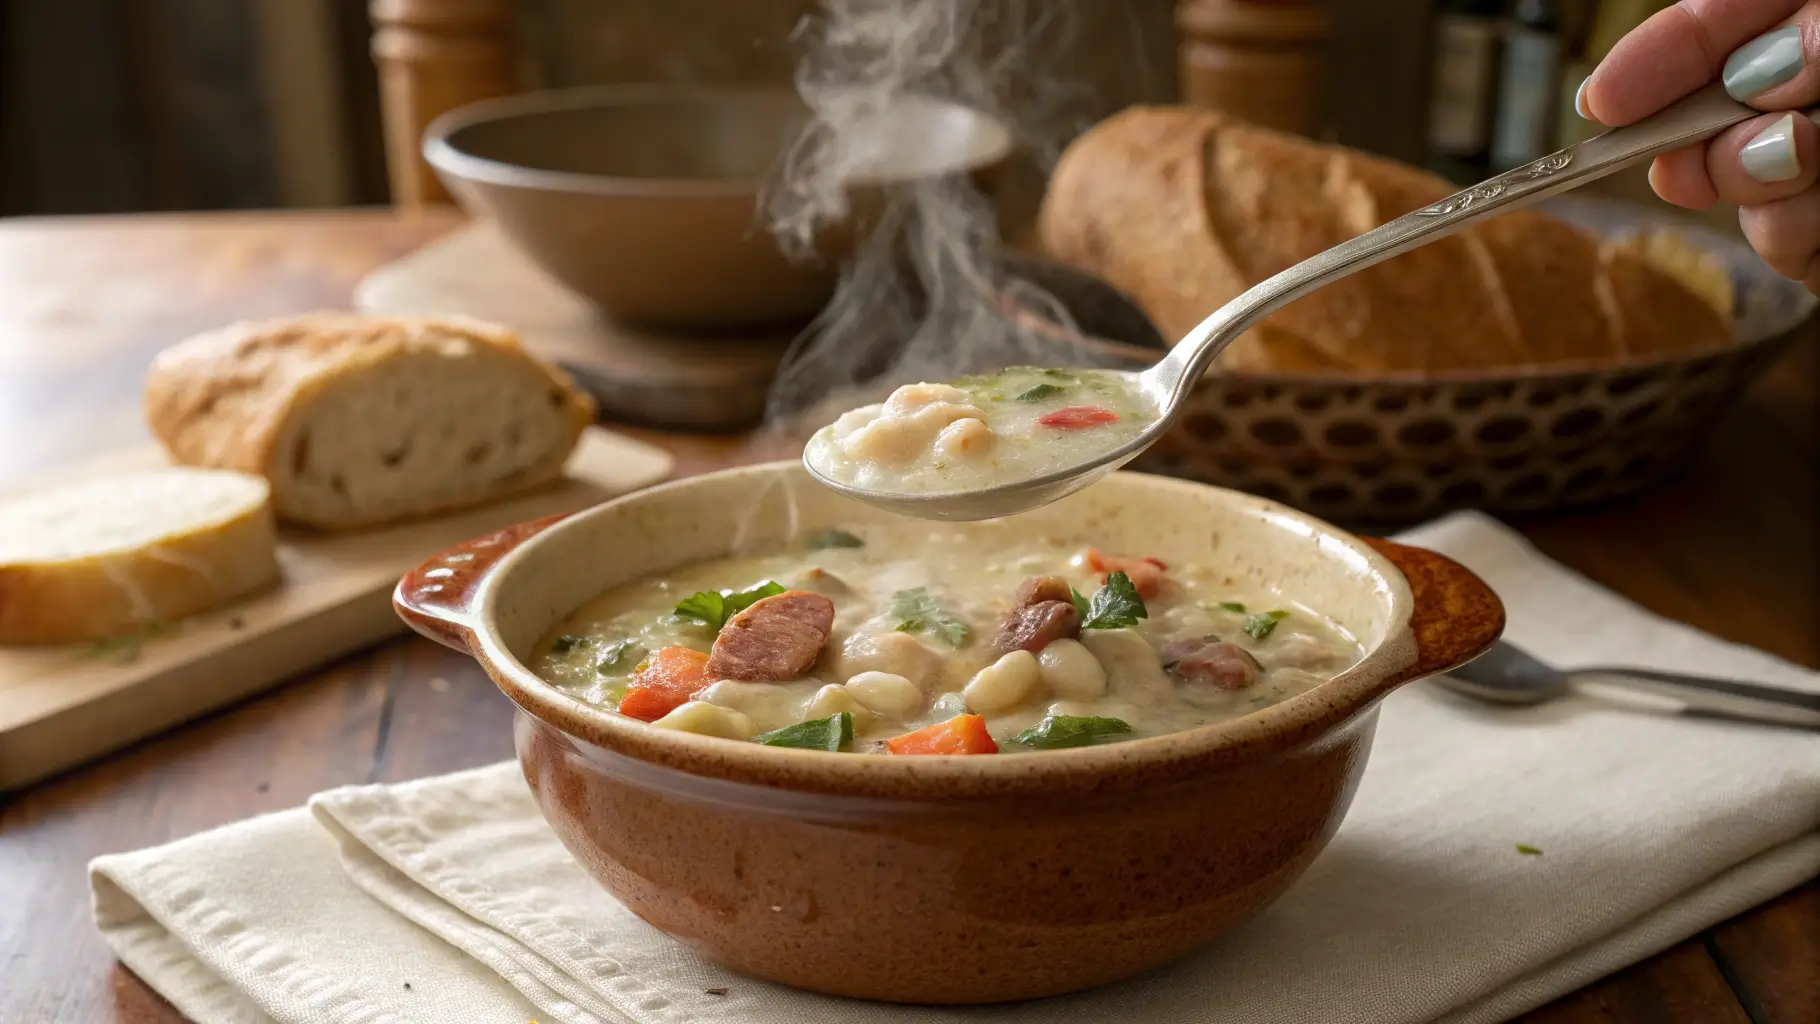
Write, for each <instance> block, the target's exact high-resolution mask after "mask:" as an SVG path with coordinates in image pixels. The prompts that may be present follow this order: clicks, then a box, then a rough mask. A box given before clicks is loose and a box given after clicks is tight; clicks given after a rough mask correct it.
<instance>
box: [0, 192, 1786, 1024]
mask: <svg viewBox="0 0 1820 1024" xmlns="http://www.w3.org/2000/svg"><path fill="white" fill-rule="evenodd" d="M456 223H457V221H456V219H455V217H454V216H453V215H452V214H439V213H432V214H420V215H394V214H392V213H389V212H339V213H313V214H286V215H267V214H257V215H253V214H244V215H170V216H148V217H143V218H126V217H122V218H106V219H92V220H70V221H37V222H31V221H14V222H7V223H0V438H4V439H5V441H6V443H4V444H0V486H4V485H5V484H6V483H7V482H9V481H12V480H16V479H18V478H19V477H21V476H23V475H24V474H26V473H28V472H30V471H33V470H37V469H41V468H44V467H48V466H52V465H56V464H59V463H62V462H65V461H68V460H72V459H75V458H78V457H82V456H85V455H90V454H94V453H97V452H101V451H105V450H108V449H111V448H117V447H121V446H123V445H128V444H132V443H135V442H137V441H140V440H142V439H143V438H144V433H143V429H142V428H141V427H140V425H139V420H138V401H137V399H138V380H139V374H140V373H141V372H142V371H143V369H144V367H145V365H146V363H147V361H148V360H149V359H150V358H151V356H152V353H153V352H155V351H156V350H157V349H158V348H159V347H160V346H162V345H164V344H167V343H169V342H171V341H173V340H175V339H176V338H178V337H181V336H182V335H184V334H186V333H188V332H190V331H193V330H198V329H201V328H205V327H212V326H215V325H216V324H218V323H220V322H223V321H226V320H230V319H234V318H236V317H241V316H249V315H265V314H272V313H281V312H293V311H297V310H303V309H309V308H313V307H322V306H344V305H346V303H347V302H348V298H349V294H350V289H351V288H352V287H353V285H354V283H355V282H356V281H357V280H358V279H359V278H360V276H361V275H362V274H364V273H365V272H367V271H368V270H370V269H372V268H373V267H375V266H377V265H379V264H381V263H383V262H384V261H386V260H388V259H391V258H394V257H396V256H398V255H400V254H401V253H403V252H405V251H407V250H409V249H410V248H411V247H413V246H415V245H418V244H421V243H422V242H424V241H427V240H429V239H430V238H433V237H435V236H437V235H438V234H440V233H442V232H444V231H446V230H448V229H449V228H450V227H452V226H454V225H455V224H456ZM1817 372H1820V365H1817V362H1816V354H1815V346H1814V343H1813V341H1812V339H1808V340H1805V341H1803V342H1802V343H1801V344H1799V345H1798V346H1797V347H1796V348H1795V350H1794V351H1793V352H1791V354H1790V355H1789V356H1788V358H1787V359H1785V360H1784V361H1783V362H1782V363H1781V364H1780V365H1779V366H1778V367H1776V369H1775V370H1774V371H1773V373H1772V375H1771V376H1770V377H1769V378H1767V379H1765V380H1764V381H1763V382H1762V383H1761V384H1760V385H1759V386H1758V387H1757V388H1755V389H1754V390H1753V391H1752V392H1751V394H1750V395H1749V396H1748V398H1747V399H1746V400H1745V401H1744V402H1743V403H1741V405H1740V406H1739V407H1738V408H1736V409H1734V410H1733V411H1732V412H1731V414H1730V415H1728V416H1727V417H1726V419H1725V420H1724V422H1723V423H1722V424H1721V426H1720V427H1719V429H1718V430H1717V431H1716V432H1715V435H1714V436H1713V437H1712V438H1711V440H1710V443H1709V444H1708V446H1707V447H1706V448H1705V449H1704V450H1703V451H1702V453H1701V454H1700V455H1699V456H1698V457H1697V458H1696V459H1695V460H1694V461H1693V463H1692V464H1691V465H1690V466H1689V467H1688V471H1687V473H1686V475H1685V476H1684V477H1683V478H1681V479H1680V480H1678V481H1676V482H1674V483H1672V484H1670V485H1668V486H1665V487H1663V488H1661V489H1658V490H1656V491H1654V492H1651V493H1649V494H1646V495H1643V496H1640V497H1638V498H1636V499H1633V500H1630V501H1627V502H1624V503H1622V504H1618V505H1613V506H1609V507H1607V508H1603V509H1599V510H1596V511H1593V512H1588V513H1581V514H1578V515H1572V516H1565V515H1563V516H1551V517H1546V518H1538V519H1534V520H1528V521H1521V522H1518V523H1517V524H1516V525H1517V526H1518V527H1519V528H1520V529H1522V530H1523V532H1524V533H1526V534H1527V535H1528V536H1529V537H1531V538H1532V539H1533V540H1535V541H1536V542H1537V543H1538V544H1539V545H1540V546H1541V547H1542V548H1543V549H1544V550H1545V551H1547V552H1548V553H1549V554H1550V555H1551V556H1553V557H1555V558H1557V559H1560V560H1561V561H1563V562H1565V563H1566V564H1568V565H1571V566H1573V567H1575V568H1577V569H1578V570H1579V571H1581V572H1583V573H1585V574H1586V575H1587V576H1589V577H1591V578H1593V579H1595V580H1597V581H1598V582H1600V583H1602V584H1605V585H1606V586H1609V587H1612V588H1614V589H1616V590H1618V591H1619V592H1621V593H1624V594H1626V595H1627V596H1629V597H1630V598H1632V599H1634V600H1636V601H1638V602H1639V603H1641V604H1643V605H1645V606H1647V607H1649V608H1651V609H1653V610H1655V611H1657V612H1660V613H1662V614H1665V615H1669V616H1672V617H1674V618H1678V619H1681V620H1684V621H1686V622H1689V623H1692V624H1693V625H1695V626H1697V627H1699V628H1701V629H1704V630H1708V631H1710V632H1712V633H1715V634H1718V635H1720V636H1723V637H1726V638H1728V639H1731V640H1736V641H1740V642H1743V643H1748V644H1752V645H1755V646H1758V647H1761V648H1764V649H1765V650H1768V651H1771V652H1773V653H1775V654H1778V655H1781V656H1782V657H1785V658H1789V659H1792V660H1794V661H1797V662H1801V663H1803V664H1807V665H1810V666H1820V634H1817V631H1816V630H1815V627H1814V623H1815V622H1817V621H1820V594H1817V590H1820V569H1817V566H1816V546H1815V540H1816V538H1815V533H1816V530H1815V525H1816V523H1817V522H1820V501H1817V500H1816V481H1815V466H1816V454H1817V453H1816V429H1815V427H1816V424H1815V418H1816V413H1817V412H1820V396H1817V394H1816V391H1817V389H1816V374H1817ZM627 433H629V434H632V435H633V436H636V437H641V438H643V439H646V440H649V441H652V442H654V443H657V444H659V445H661V446H663V447H664V448H666V449H668V450H669V451H670V452H671V453H672V454H673V455H674V456H675V457H676V461H677V469H676V472H677V473H678V474H688V473H697V472H702V471H705V470H710V469H715V468H719V467H723V466H728V465H733V464H736V463H739V462H743V461H750V460H752V459H754V458H758V457H762V456H764V455H766V454H771V449H769V448H767V447H766V446H765V445H764V444H762V443H758V444H755V443H753V442H751V441H749V440H748V439H745V438H739V437H721V438H708V437H691V436H686V435H674V434H658V433H654V432H650V431H636V430H629V431H627ZM511 712H512V709H511V706H510V704H509V703H508V702H507V701H506V700H505V698H504V697H502V696H501V695H500V694H499V693H498V691H497V690H496V689H494V687H493V686H492V684H491V683H490V682H488V681H487V679H486V677H485V676H484V675H483V674H482V673H481V671H480V669H479V668H478V667H477V666H476V665H475V664H474V663H473V662H472V661H471V660H469V659H467V658H463V657H460V656H458V655H456V654H454V653H453V652H450V651H446V650H444V649H442V648H440V647H438V646H436V645H435V644H433V643H431V642H430V641H428V640H421V639H417V638H408V639H400V640H395V641H391V642H388V643H385V644H383V645H381V646H378V647H375V648H373V649H371V650H368V651H366V652H364V653H361V654H357V655H355V656H352V657H349V658H346V659H344V660H342V661H341V662H339V663H338V664H336V665H334V666H333V667H331V668H328V669H325V670H323V671H319V672H315V673H312V674H309V675H307V676H304V677H301V678H298V679H296V680H294V681H293V682H291V683H289V684H287V685H285V686H283V687H281V688H279V689H278V690H275V691H273V692H271V693H269V694H267V695H265V696H263V697H260V698H257V699H255V700H252V701H250V702H247V703H244V704H241V705H238V706H236V707H232V708H229V709H227V710H225V711H222V712H219V713H217V714H215V715H213V716H211V717H209V718H206V719H204V720H202V721H199V722H196V723H193V724H191V725H188V726H185V727H182V728H180V729H177V730H175V731H172V732H170V733H167V734H165V735H163V736H160V737H158V738H155V739H152V740H149V741H146V742H144V743H141V744H139V745H137V746H134V747H131V748H129V749H127V750H125V751H123V752H121V753H118V754H115V755H113V756H111V757H109V758H107V759H105V760H102V761H100V762H97V763H94V764H91V765H88V766H86V767H83V768H78V769H75V770H73V771H71V772H69V773H66V774H64V775H62V776H59V777H57V778H54V779H51V780H49V781H47V782H44V783H40V784H39V785H37V786H35V787H32V788H29V789H27V790H24V791H23V792H20V793H18V794H15V795H13V796H11V797H7V798H0V799H4V802H3V803H0V979H3V980H0V1021H6V1022H12V1021H21V1022H38V1021H82V1022H87V1021H108V1020H118V1021H135V1022H151V1021H156V1022H171V1021H177V1020H179V1019H180V1018H179V1017H178V1015H177V1014H176V1013H175V1011H173V1010H172V1009H171V1008H170V1007H168V1006H167V1005H165V1004H164V1003H163V1002H162V1000H160V999H159V998H158V997H157V996H156V995H154V994H153V993H151V992H150V991H149V990H148V989H147V988H146V987H145V986H144V985H142V984H141V983H140V982H139V981H138V980H137V979H135V978H134V977H133V976H132V975H131V974H130V973H129V972H127V971H125V970H124V969H122V968H119V967H117V966H115V965H114V963H113V961H112V959H111V957H110V956H109V954H108V951H107V949H106V947H105V946H104V945H103V944H102V942H101V939H100V936H99V935H98V934H97V933H96V931H95V929H94V926H93V924H92V922H91V921H90V918H89V900H88V888H87V882H86V879H85V877H84V870H83V869H84V865H85V864H86V862H87V861H88V859H89V858H90V857H93V856H94V855H96V854H99V853H104V852H111V851H119V850H129V849H135V848H139V847H143V846H147V845H151V844H155V843H159V842H163V841H166V840H169V839H173V838H176V837H178V836H182V835H187V834H190V833H193V832H196V831H198V830H201V829H205V828H210V827H214V826H217V825H223V824H227V823H229V822H232V821H235V820H238V819H241V818H245V817H248V816H250V815H254V814H259V813H263V812H267V811H274V810H279V809H282V808H287V807H294V806H297V805H298V804H300V803H302V802H303V801H304V799H305V798H307V797H308V796H309V795H310V794H311V793H314V792H316V791H318V790H321V789H324V788H327V787H330V786H337V785H343V784H348V783H360V782H391V781H400V780H404V779H410V778H416V777H420V776H423V775H428V774H433V773H439V772H446V771H452V770H456V769H460V768H466V767H472V766H475V765H480V764H485V763H488V762H492V761H496V760H499V759H502V758H505V757H508V756H510V755H511V737H510V731H509V728H508V726H509V723H510V720H511ZM1524 1020H1526V1021H1531V1022H1540V1024H1591V1022H1620V1024H1644V1022H1648V1024H1708V1022H1711V1024H1732V1022H1753V1024H1814V1022H1816V1021H1820V883H1809V884H1808V885H1806V886H1804V887H1802V888H1800V889H1797V890H1795V891H1793V892H1791V893H1788V894H1786V895H1784V896H1782V897H1781V898H1779V899H1776V900H1773V901H1771V902H1770V903H1768V904H1766V905H1764V906H1762V907H1758V908H1756V909H1754V910H1752V911H1749V912H1747V913H1745V914H1742V915H1740V916H1738V917H1736V918H1734V919H1732V920H1730V921H1727V922H1724V923H1722V924H1720V925H1718V926H1717V927H1714V928H1712V929H1711V930H1709V931H1707V932H1706V933H1704V934H1702V935H1699V936H1696V937H1694V938H1691V939H1689V940H1688V941H1686V942H1683V943H1681V944H1679V945H1677V946H1675V947H1673V948H1671V949H1669V950H1667V951H1665V952H1663V953H1662V954H1660V955H1658V956H1655V957H1652V958H1651V959H1649V960H1646V961H1644V962H1642V963H1640V964H1637V965H1635V966H1633V967H1631V968H1629V969H1627V970H1624V971H1621V972H1619V973H1618V974H1615V975H1613V976H1611V977H1609V978H1606V979H1604V980H1602V981H1600V982H1598V983H1596V984H1594V985H1591V986H1589V987H1587V988H1585V989H1583V990H1581V991H1579V992H1576V993H1574V994H1572V995H1569V996H1567V997H1565V998H1563V999H1560V1000H1558V1001H1556V1002H1555V1003H1553V1004H1551V1005H1549V1006H1547V1007H1544V1008H1542V1009H1539V1010H1537V1011H1535V1012H1534V1013H1531V1014H1529V1015H1528V1016H1527V1017H1525V1018H1524Z"/></svg>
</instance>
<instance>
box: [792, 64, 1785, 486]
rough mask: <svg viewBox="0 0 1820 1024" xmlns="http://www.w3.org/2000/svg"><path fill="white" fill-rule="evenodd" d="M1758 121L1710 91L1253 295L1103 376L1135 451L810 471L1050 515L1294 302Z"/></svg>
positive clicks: (1169, 416)
mask: <svg viewBox="0 0 1820 1024" xmlns="http://www.w3.org/2000/svg"><path fill="white" fill-rule="evenodd" d="M1759 113H1761V111H1758V110H1756V109H1755V108H1753V107H1747V106H1745V105H1744V104H1742V103H1739V102H1738V101H1737V100H1734V99H1732V98H1731V97H1730V96H1727V95H1726V94H1725V89H1724V88H1723V87H1722V86H1719V85H1712V86H1708V87H1707V88H1705V89H1702V90H1701V91H1699V92H1696V93H1694V94H1692V95H1691V96H1688V97H1686V98H1684V99H1682V100H1679V101H1677V102H1675V103H1673V104H1671V105H1670V106H1668V107H1666V108H1664V109H1663V110H1660V111H1658V112H1656V113H1655V114H1652V115H1650V116H1649V117H1647V118H1644V119H1643V120H1641V121H1638V122H1637V123H1636V124H1633V125H1629V126H1626V127H1624V128H1616V129H1613V130H1611V131H1609V132H1606V133H1605V134H1603V135H1599V136H1597V137H1595V138H1592V139H1588V140H1587V141H1585V142H1582V143H1580V144H1578V145H1575V146H1569V147H1568V148H1566V149H1564V150H1562V151H1560V152H1559V153H1555V154H1552V155H1550V156H1545V157H1543V158H1542V159H1540V160H1537V161H1535V162H1534V163H1531V164H1529V165H1528V166H1525V167H1519V168H1517V169H1516V170H1514V171H1510V172H1508V173H1505V174H1501V175H1498V176H1497V177H1495V178H1492V179H1490V180H1489V181H1485V182H1482V183H1480V184H1478V185H1474V186H1473V187H1472V188H1469V189H1467V190H1466V191H1464V192H1459V193H1456V194H1454V195H1452V196H1449V197H1448V198H1446V199H1443V200H1441V201H1440V202H1438V203H1435V204H1434V205H1432V206H1426V207H1423V208H1422V209H1420V210H1417V211H1415V212H1414V213H1410V214H1405V215H1404V216H1402V217H1398V218H1397V219H1396V220H1393V221H1391V222H1390V223H1388V224H1385V225H1383V226H1382V227H1377V228H1373V229H1372V230H1370V231H1367V232H1365V233H1364V234H1362V235H1359V236H1358V237H1357V238H1353V239H1351V240H1350V241H1346V242H1342V243H1340V244H1339V245H1336V246H1334V247H1333V248H1331V249H1329V250H1327V251H1326V252H1323V253H1321V254H1319V255H1317V256H1313V257H1311V258H1309V259H1306V260H1303V261H1302V262H1300V263H1298V264H1296V265H1295V266H1293V267H1290V268H1289V269H1288V270H1285V271H1283V272H1282V273H1280V274H1277V275H1276V276H1274V277H1271V278H1269V279H1268V280H1265V281H1263V282H1261V283H1259V284H1257V285H1254V286H1253V287H1251V288H1250V289H1248V290H1246V291H1245V292H1244V293H1243V294H1241V295H1240V296H1239V297H1238V298H1235V299H1233V300H1232V301H1231V302H1228V303H1226V305H1224V306H1222V307H1220V308H1219V309H1218V310H1216V311H1215V312H1214V314H1213V315H1212V316H1210V317H1208V318H1207V319H1205V320H1203V321H1201V323H1200V325H1199V326H1197V327H1195V329H1194V330H1192V331H1190V332H1188V334H1187V336H1185V337H1184V338H1182V340H1181V341H1180V342H1178V343H1177V344H1176V345H1175V347H1174V348H1173V349H1171V350H1170V353H1169V355H1167V356H1166V357H1164V358H1163V359H1162V361H1160V362H1158V363H1157V364H1156V365H1155V366H1152V367H1151V368H1150V369H1148V370H1145V371H1143V372H1142V373H1131V372H1129V371H1099V372H1102V373H1105V372H1121V373H1122V375H1123V376H1125V377H1126V378H1128V379H1129V380H1131V381H1133V382H1134V383H1135V384H1136V385H1137V386H1138V387H1139V388H1141V389H1142V390H1143V392H1144V394H1145V395H1147V396H1148V397H1149V398H1150V399H1151V401H1152V402H1154V403H1155V404H1156V408H1157V411H1158V416H1157V420H1156V422H1155V423H1152V424H1151V425H1150V427H1149V428H1148V429H1146V430H1145V431H1144V432H1143V433H1141V434H1139V435H1138V436H1137V437H1135V438H1133V439H1132V440H1131V441H1129V442H1127V443H1125V444H1123V445H1121V446H1119V447H1117V448H1114V449H1112V450H1110V451H1107V452H1103V453H1101V454H1099V455H1096V456H1094V457H1092V458H1089V459H1087V460H1085V461H1083V462H1079V463H1076V464H1075V465H1072V466H1069V467H1067V468H1065V469H1059V470H1055V471H1053V472H1050V473H1045V474H1043V475H1041V476H1036V477H1031V478H1029V479H1025V480H1017V481H1013V482H1011V483H1004V484H998V485H996V486H993V487H987V488H981V489H978V490H971V491H946V492H937V493H924V494H907V493H898V492H887V491H875V490H871V489H868V488H863V487H856V486H854V485H852V484H846V483H842V482H840V481H838V480H834V479H831V478H830V477H828V476H825V475H823V474H822V473H821V472H820V471H818V470H817V469H816V467H815V466H814V465H813V464H811V463H810V461H809V458H808V454H807V452H805V453H804V456H803V464H804V466H805V468H807V469H808V471H809V473H810V475H811V476H813V477H814V478H815V479H816V480H817V481H818V482H820V483H821V484H823V485H824V486H827V487H829V488H832V489H833V490H835V491H838V492H840V493H841V494H844V495H846V496H847V497H850V498H854V499H857V500H859V501H863V502H867V503H869V504H872V505H877V506H879V507H881V508H885V509H889V510H891V511H893V512H896V513H899V514H901V515H907V516H915V517H918V518H921V519H943V520H972V519H992V518H996V517H998V516H1008V515H1012V514H1014V513H1017V512H1024V511H1027V510H1029V509H1033V508H1036V507H1038V506H1040V505H1046V504H1048V503H1049V502H1052V501H1055V500H1057V499H1058V498H1063V497H1066V496H1067V495H1069V494H1072V493H1074V492H1075V491H1078V490H1080V489H1081V488H1083V487H1085V486H1087V485H1088V484H1090V483H1092V482H1093V481H1095V480H1098V479H1099V478H1100V477H1102V476H1104V475H1106V474H1107V473H1110V472H1112V471H1113V470H1115V469H1117V468H1119V467H1120V466H1122V465H1124V464H1125V463H1127V462H1130V461H1131V460H1132V459H1134V458H1136V457H1137V455H1138V454H1139V453H1140V452H1142V451H1143V450H1144V449H1146V448H1148V447H1150V446H1151V445H1152V444H1155V443H1156V441H1157V439H1158V438H1160V437H1162V436H1163V434H1164V433H1166V432H1167V431H1168V430H1169V428H1170V427H1171V426H1173V425H1174V424H1175V421H1176V419H1177V417H1179V416H1180V415H1181V412H1182V407H1183V404H1184V400H1185V399H1186V398H1187V397H1188V395H1189V393H1190V392H1191V391H1193V390H1194V386H1195V385H1196V384H1197V383H1198V382H1199V381H1200V379H1201V374H1202V373H1203V372H1204V371H1205V370H1206V369H1207V366H1208V364H1209V363H1211V362H1212V361H1213V358H1214V357H1215V356H1217V355H1219V354H1220V352H1221V351H1222V350H1224V349H1225V348H1226V346H1227V345H1229V344H1231V343H1232V342H1233V340H1234V339H1236V338H1237V337H1238V336H1239V335H1241V334H1243V333H1244V332H1245V331H1246V330H1248V329H1249V328H1250V327H1251V326H1252V325H1253V324H1256V323H1257V322H1258V321H1259V320H1262V319H1263V318H1264V317H1266V316H1269V315H1270V314H1271V313H1274V312H1276V311H1277V310H1278V309H1281V308H1282V307H1284V306H1286V305H1288V304H1289V303H1290V302H1293V301H1295V300H1296V299H1299V298H1301V297H1302V296H1304V295H1306V294H1308V293H1309V292H1311V291H1314V290H1315V289H1316V288H1319V287H1321V286H1322V285H1324V284H1328V283H1330V282H1332V281H1337V280H1339V279H1340V278H1342V277H1346V276H1348V275H1350V274H1356V273H1358V272H1359V271H1361V270H1364V269H1365V268H1366V267H1370V266H1374V265H1376V264H1378V263H1382V262H1383V261H1385V260H1387V259H1390V258H1391V257H1393V256H1396V255H1398V254H1400V253H1404V252H1407V251H1409V250H1410V249H1414V248H1416V247H1418V246H1422V245H1426V244H1428V243H1429V242H1432V241H1434V240H1436V239H1438V238H1444V237H1446V236H1448V235H1451V234H1453V233H1455V232H1457V231H1459V230H1461V229H1462V228H1465V227H1467V226H1469V225H1471V224H1474V223H1476V222H1478V221H1481V220H1485V219H1486V218H1488V217H1492V216H1494V215H1496V214H1500V213H1507V212H1509V211H1511V210H1514V209H1517V208H1519V207H1523V206H1528V205H1530V204H1531V203H1534V202H1536V201H1537V200H1540V199H1543V198H1546V197H1548V196H1551V195H1554V194H1556V193H1559V192H1565V191H1567V190H1568V189H1571V188H1575V187H1577V186H1580V185H1584V184H1586V183H1587V182H1589V181H1593V180H1596V179H1598V178H1603V177H1605V176H1606V175H1608V174H1611V173H1613V172H1615V171H1619V170H1622V169H1623V168H1625V167H1629V166H1630V165H1632V164H1635V163H1637V162H1638V161H1641V160H1647V159H1649V158H1650V157H1653V156H1655V155H1656V154H1658V153H1665V152H1667V151H1669V150H1671V149H1678V148H1680V147H1682V146H1685V145H1688V144H1689V143H1693V142H1698V141H1700V140H1702V139H1708V138H1711V137H1712V136H1714V135H1717V134H1718V133H1719V132H1721V131H1724V130H1725V129H1726V128H1729V127H1731V126H1732V125H1734V124H1737V123H1738V122H1740V121H1743V120H1746V119H1747V118H1750V117H1754V116H1755V115H1757V114H1759Z"/></svg>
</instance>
